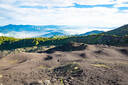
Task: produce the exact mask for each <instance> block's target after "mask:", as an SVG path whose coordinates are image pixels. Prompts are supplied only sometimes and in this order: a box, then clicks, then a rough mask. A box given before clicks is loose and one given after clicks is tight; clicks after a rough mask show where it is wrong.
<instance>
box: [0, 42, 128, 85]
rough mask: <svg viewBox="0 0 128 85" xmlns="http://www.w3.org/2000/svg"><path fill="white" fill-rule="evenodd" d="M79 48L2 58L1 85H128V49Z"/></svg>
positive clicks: (104, 47) (106, 47)
mask: <svg viewBox="0 0 128 85" xmlns="http://www.w3.org/2000/svg"><path fill="white" fill-rule="evenodd" d="M77 46H78V48H79V47H81V44H79V45H75V47H74V48H73V49H74V50H73V51H72V49H71V47H70V50H66V51H65V50H64V49H63V50H60V49H61V47H59V50H58V48H54V49H52V52H50V53H47V52H39V53H25V52H20V53H11V54H9V55H7V56H5V57H3V58H1V59H0V85H128V47H114V46H104V45H86V46H85V48H84V47H83V48H82V49H78V48H77ZM83 46H84V45H83ZM62 47H63V46H62ZM66 49H67V48H66ZM75 49H77V50H75ZM50 51H51V50H50ZM48 52H49V51H48Z"/></svg>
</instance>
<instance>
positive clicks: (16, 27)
mask: <svg viewBox="0 0 128 85" xmlns="http://www.w3.org/2000/svg"><path fill="white" fill-rule="evenodd" d="M61 27H63V26H59V25H43V26H36V25H13V24H9V25H6V26H1V27H0V32H1V33H8V32H10V31H16V32H21V31H31V32H32V31H37V32H38V31H48V30H51V29H52V30H53V29H54V30H55V29H60V28H61Z"/></svg>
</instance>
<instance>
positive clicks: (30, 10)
mask: <svg viewBox="0 0 128 85" xmlns="http://www.w3.org/2000/svg"><path fill="white" fill-rule="evenodd" d="M127 20H128V0H0V25H7V24H30V25H70V26H80V27H82V28H81V30H80V29H76V31H80V32H82V30H83V28H88V30H89V27H99V28H102V30H106V29H104V27H107V28H113V27H119V26H121V25H124V24H128V23H127ZM70 31H74V30H72V29H71V30H70Z"/></svg>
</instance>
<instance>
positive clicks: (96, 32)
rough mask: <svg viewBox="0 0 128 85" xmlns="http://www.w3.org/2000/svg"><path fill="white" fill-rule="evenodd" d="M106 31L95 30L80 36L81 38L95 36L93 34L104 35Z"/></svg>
mask: <svg viewBox="0 0 128 85" xmlns="http://www.w3.org/2000/svg"><path fill="white" fill-rule="evenodd" d="M103 32H104V31H98V30H93V31H90V32H86V33H84V34H80V36H84V35H93V34H100V33H103Z"/></svg>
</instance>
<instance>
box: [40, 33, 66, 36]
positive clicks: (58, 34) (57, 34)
mask: <svg viewBox="0 0 128 85" xmlns="http://www.w3.org/2000/svg"><path fill="white" fill-rule="evenodd" d="M64 35H67V34H66V33H61V32H50V33H48V34H44V35H41V36H40V37H53V36H64Z"/></svg>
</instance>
